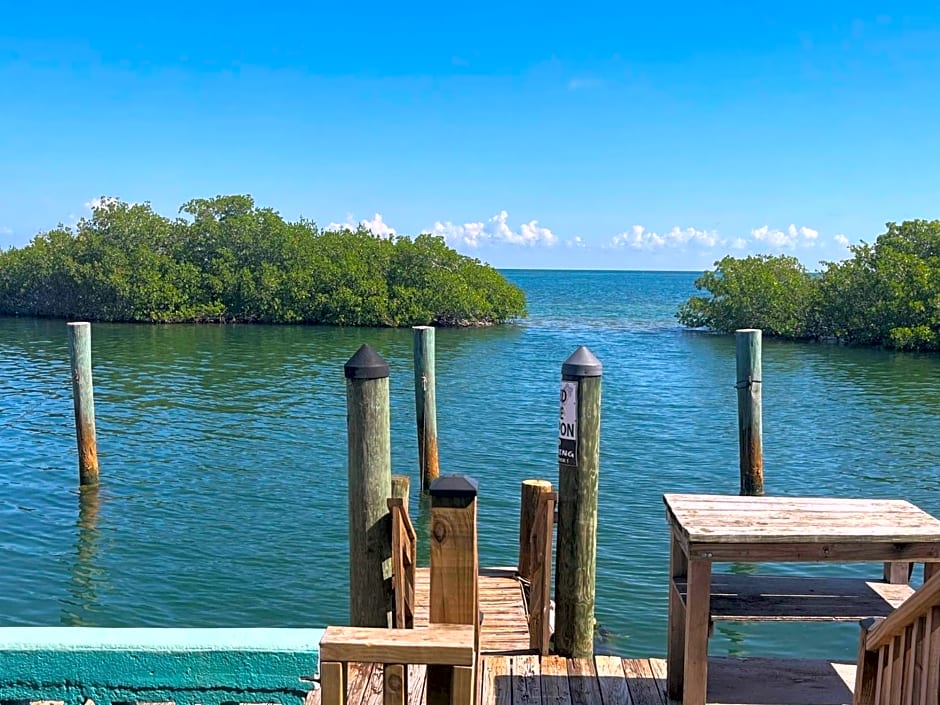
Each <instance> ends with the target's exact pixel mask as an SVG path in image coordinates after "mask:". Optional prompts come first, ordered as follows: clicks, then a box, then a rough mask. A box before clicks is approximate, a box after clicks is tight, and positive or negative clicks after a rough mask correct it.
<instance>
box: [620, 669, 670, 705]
mask: <svg viewBox="0 0 940 705" xmlns="http://www.w3.org/2000/svg"><path fill="white" fill-rule="evenodd" d="M623 672H624V675H625V676H626V680H627V690H629V691H630V696H631V697H632V698H633V703H634V705H664V703H665V702H666V699H665V696H664V690H665V684H664V683H662V682H660V681H659V680H658V678H657V676H658V673H654V672H653V667H652V665H651V664H650V659H648V658H640V659H634V658H625V659H623ZM663 672H664V673H665V669H663Z"/></svg>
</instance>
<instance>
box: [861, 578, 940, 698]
mask: <svg viewBox="0 0 940 705" xmlns="http://www.w3.org/2000/svg"><path fill="white" fill-rule="evenodd" d="M861 626H862V632H861V638H860V643H859V650H858V663H857V670H856V675H855V694H854V697H853V699H852V702H853V705H898V704H900V703H905V704H910V705H938V701H940V574H937V575H934V576H933V577H932V578H930V579H929V580H927V582H925V583H924V585H923V586H921V588H920V589H918V590H917V591H916V592H915V593H914V594H913V595H912V596H911V597H909V598H908V599H907V600H906V601H905V602H904V603H903V604H902V605H901V606H900V607H898V608H897V609H895V610H894V611H893V612H892V613H891V614H890V615H888V616H887V617H884V618H871V619H866V620H864V621H863V622H862V624H861Z"/></svg>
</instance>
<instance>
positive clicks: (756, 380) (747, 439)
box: [734, 328, 764, 496]
mask: <svg viewBox="0 0 940 705" xmlns="http://www.w3.org/2000/svg"><path fill="white" fill-rule="evenodd" d="M734 342H735V357H736V363H737V365H736V367H737V382H736V383H735V385H734V386H735V387H736V388H737V390H738V452H739V456H740V466H741V491H740V494H741V495H750V496H757V495H762V494H764V438H763V428H762V421H761V413H762V412H761V374H762V372H761V331H760V329H758V328H742V329H741V330H737V331H735V332H734Z"/></svg>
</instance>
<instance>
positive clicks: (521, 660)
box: [481, 654, 542, 705]
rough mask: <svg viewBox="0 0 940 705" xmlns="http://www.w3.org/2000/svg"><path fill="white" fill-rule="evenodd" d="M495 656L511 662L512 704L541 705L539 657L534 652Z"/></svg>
mask: <svg viewBox="0 0 940 705" xmlns="http://www.w3.org/2000/svg"><path fill="white" fill-rule="evenodd" d="M497 658H503V659H505V660H506V661H507V663H508V662H511V663H512V680H511V682H510V692H511V694H512V705H542V669H541V662H540V660H539V657H538V656H536V655H535V654H527V655H521V656H500V657H497ZM481 705H482V704H481ZM496 705H502V704H500V703H497V704H496ZM506 705H508V703H507V704H506Z"/></svg>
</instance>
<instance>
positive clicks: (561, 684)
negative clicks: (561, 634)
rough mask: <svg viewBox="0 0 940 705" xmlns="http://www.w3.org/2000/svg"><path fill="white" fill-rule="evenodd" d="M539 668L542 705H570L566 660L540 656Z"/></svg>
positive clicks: (559, 657) (557, 657) (558, 657)
mask: <svg viewBox="0 0 940 705" xmlns="http://www.w3.org/2000/svg"><path fill="white" fill-rule="evenodd" d="M541 666H542V677H541V686H542V705H572V704H571V691H570V690H569V688H568V664H567V659H565V658H563V657H561V656H542V660H541Z"/></svg>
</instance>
